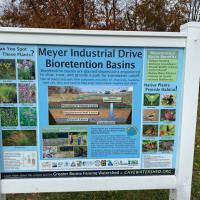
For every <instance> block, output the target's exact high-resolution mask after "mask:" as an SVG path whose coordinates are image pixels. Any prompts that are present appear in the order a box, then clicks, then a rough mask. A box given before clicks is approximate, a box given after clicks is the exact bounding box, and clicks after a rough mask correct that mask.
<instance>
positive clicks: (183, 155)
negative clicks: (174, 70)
mask: <svg viewBox="0 0 200 200" xmlns="http://www.w3.org/2000/svg"><path fill="white" fill-rule="evenodd" d="M181 32H185V33H187V40H186V49H185V75H184V88H183V95H184V97H183V102H182V108H184V109H182V121H181V137H180V141H179V149H178V152H177V159H178V160H177V164H178V166H177V173H176V177H177V180H176V189H173V190H170V195H169V199H170V200H190V197H191V184H192V169H193V157H194V144H195V131H196V119H197V106H198V91H199V77H200V68H199V56H200V23H197V22H190V23H187V24H185V25H183V26H181ZM191 101H192V102H193V104H192V105H188V103H189V102H191ZM188 133H191V134H190V137H188Z"/></svg>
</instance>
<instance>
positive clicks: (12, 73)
mask: <svg viewBox="0 0 200 200" xmlns="http://www.w3.org/2000/svg"><path fill="white" fill-rule="evenodd" d="M13 79H14V80H15V79H16V70H15V60H10V59H0V80H13Z"/></svg>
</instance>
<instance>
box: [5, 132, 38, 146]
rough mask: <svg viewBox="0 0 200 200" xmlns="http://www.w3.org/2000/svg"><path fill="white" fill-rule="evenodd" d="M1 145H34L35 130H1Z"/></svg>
mask: <svg viewBox="0 0 200 200" xmlns="http://www.w3.org/2000/svg"><path fill="white" fill-rule="evenodd" d="M2 135H3V146H36V131H35V130H9V131H7V130H6V131H2Z"/></svg>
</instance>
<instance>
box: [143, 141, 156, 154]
mask: <svg viewBox="0 0 200 200" xmlns="http://www.w3.org/2000/svg"><path fill="white" fill-rule="evenodd" d="M157 143H158V142H157V141H156V140H143V142H142V152H157Z"/></svg>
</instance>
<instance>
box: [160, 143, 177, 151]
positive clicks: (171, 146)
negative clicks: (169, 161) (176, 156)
mask: <svg viewBox="0 0 200 200" xmlns="http://www.w3.org/2000/svg"><path fill="white" fill-rule="evenodd" d="M173 149H174V140H161V141H160V142H159V151H161V152H169V153H170V152H172V151H173Z"/></svg>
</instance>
